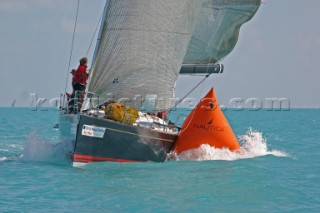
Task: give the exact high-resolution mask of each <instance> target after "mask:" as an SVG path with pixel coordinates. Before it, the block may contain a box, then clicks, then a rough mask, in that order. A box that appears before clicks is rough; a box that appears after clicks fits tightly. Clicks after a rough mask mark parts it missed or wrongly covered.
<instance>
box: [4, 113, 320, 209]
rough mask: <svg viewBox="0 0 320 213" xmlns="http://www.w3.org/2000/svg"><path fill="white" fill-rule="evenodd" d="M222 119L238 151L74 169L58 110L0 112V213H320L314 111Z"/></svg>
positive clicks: (319, 138)
mask: <svg viewBox="0 0 320 213" xmlns="http://www.w3.org/2000/svg"><path fill="white" fill-rule="evenodd" d="M179 113H186V111H185V110H180V111H175V112H173V114H172V116H176V115H177V114H179ZM225 115H226V117H227V118H228V120H229V122H230V124H231V126H232V127H233V129H234V132H235V133H236V135H237V137H238V138H239V141H240V142H241V147H242V150H241V152H240V153H232V152H229V151H227V150H217V149H214V148H212V147H209V146H202V147H200V148H199V149H197V150H192V151H191V152H190V153H189V154H188V155H184V156H177V159H176V160H174V161H167V162H164V163H151V162H147V163H93V164H88V165H86V166H85V167H82V168H73V167H72V166H71V163H70V162H68V161H67V160H66V159H65V157H64V155H63V153H62V149H61V148H60V147H61V146H59V142H60V141H59V130H57V129H54V128H53V126H54V125H55V124H56V123H57V122H58V112H57V111H55V110H54V109H47V111H44V110H37V111H32V110H31V109H30V108H0V174H1V175H0V212H319V211H320V151H319V150H320V109H314V110H313V109H291V110H290V111H267V110H259V111H250V110H248V109H245V110H243V111H234V110H232V109H228V110H227V111H225Z"/></svg>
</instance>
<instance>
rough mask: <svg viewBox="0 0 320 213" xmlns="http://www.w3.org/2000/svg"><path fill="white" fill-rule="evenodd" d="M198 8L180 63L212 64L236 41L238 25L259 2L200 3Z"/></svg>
mask: <svg viewBox="0 0 320 213" xmlns="http://www.w3.org/2000/svg"><path fill="white" fill-rule="evenodd" d="M201 1H202V6H201V10H200V13H199V15H198V19H197V23H196V26H195V28H194V32H193V35H192V38H191V41H190V44H189V47H188V51H187V54H186V56H185V58H184V61H183V63H184V64H209V63H216V62H217V61H219V60H220V59H222V58H223V57H225V56H226V55H227V54H229V53H230V52H231V51H232V50H233V48H234V46H235V45H236V43H237V41H238V36H239V31H240V27H241V25H242V24H244V23H245V22H247V21H249V20H250V19H251V18H252V17H253V16H254V14H255V13H256V11H257V10H258V8H259V6H260V4H261V0H201Z"/></svg>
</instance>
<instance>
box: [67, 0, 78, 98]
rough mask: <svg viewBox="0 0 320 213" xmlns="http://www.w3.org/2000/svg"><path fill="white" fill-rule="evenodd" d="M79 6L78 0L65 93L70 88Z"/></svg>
mask: <svg viewBox="0 0 320 213" xmlns="http://www.w3.org/2000/svg"><path fill="white" fill-rule="evenodd" d="M79 5H80V0H78V4H77V13H76V20H75V23H74V28H73V35H72V42H71V52H70V57H69V65H68V71H67V80H66V86H65V88H64V93H66V92H67V86H68V81H69V72H70V66H71V59H72V53H73V44H74V37H75V34H76V29H77V22H78V14H79Z"/></svg>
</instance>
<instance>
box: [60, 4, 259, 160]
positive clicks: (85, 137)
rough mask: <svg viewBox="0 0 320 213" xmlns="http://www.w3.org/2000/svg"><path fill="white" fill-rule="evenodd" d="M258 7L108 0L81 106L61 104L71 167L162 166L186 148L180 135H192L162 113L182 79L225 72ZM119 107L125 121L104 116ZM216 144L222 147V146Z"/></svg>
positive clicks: (63, 133) (62, 132) (170, 104)
mask: <svg viewBox="0 0 320 213" xmlns="http://www.w3.org/2000/svg"><path fill="white" fill-rule="evenodd" d="M260 4H261V2H260V0H241V1H239V0H107V1H106V5H105V8H104V13H103V18H102V21H101V27H100V32H99V36H98V42H97V45H96V49H95V52H94V56H93V60H92V61H93V63H92V68H91V73H90V82H89V84H88V87H87V90H86V97H85V100H84V102H83V104H82V107H81V109H77V110H75V112H77V113H70V111H69V110H68V103H67V101H63V103H62V104H61V105H62V107H61V111H60V116H59V129H60V133H61V134H60V135H61V139H62V141H63V142H64V143H65V145H66V150H67V153H68V154H69V156H70V159H71V160H72V162H74V163H88V162H97V161H115V162H145V161H155V162H163V161H165V159H166V157H167V155H168V153H169V152H170V151H172V150H174V149H175V148H174V147H182V146H179V145H178V144H176V142H177V140H178V138H179V137H180V134H182V133H181V131H182V132H184V133H185V132H188V134H191V135H194V134H193V132H190V131H193V130H192V129H190V128H187V129H182V130H181V129H180V127H177V126H175V124H173V123H171V122H169V121H168V120H166V118H165V117H166V116H165V113H164V112H168V111H170V107H172V106H174V102H175V98H174V87H175V83H176V80H177V77H178V75H179V74H180V75H194V74H196V75H205V76H209V75H211V74H213V73H222V71H223V65H222V64H219V61H220V60H221V59H222V58H224V57H225V56H226V55H227V54H229V53H230V52H231V51H232V50H233V48H234V46H235V45H236V43H237V40H238V35H239V30H240V27H241V25H242V24H243V23H245V22H247V21H249V20H250V19H251V18H252V17H253V16H254V14H255V13H256V11H257V10H258V8H259V6H260ZM186 92H188V91H186ZM210 97H211V96H210ZM212 97H213V96H212ZM63 100H65V99H63ZM75 103H76V101H75ZM110 104H113V105H112V107H110V106H111V105H110ZM208 104H209V105H210V106H213V105H212V103H211V102H210V103H209V102H208ZM74 107H77V106H74ZM200 108H201V107H200ZM106 109H108V110H106ZM212 109H213V108H212ZM117 110H118V111H117ZM119 110H120V112H121V113H120V115H121V116H122V117H121V118H120V119H114V117H115V116H113V118H112V116H111V117H110V116H108V113H107V112H109V113H111V114H112V113H115V112H116V111H117V112H119ZM129 110H130V112H132V111H135V110H136V112H137V116H135V117H132V116H128V114H129ZM209 111H210V110H209ZM221 113H222V112H221ZM159 114H160V116H159ZM194 114H196V113H193V115H194ZM113 115H114V114H113ZM201 116H202V117H203V116H206V115H203V114H201ZM210 116H211V115H210ZM212 116H217V114H216V113H215V114H212ZM219 116H220V115H219ZM222 116H223V114H222ZM193 117H195V116H192V118H188V119H186V120H188V122H190V119H193ZM213 119H215V118H212V119H211V120H210V121H209V123H208V125H209V124H211V123H210V122H212V120H213ZM215 120H219V119H215ZM220 120H221V119H220ZM223 121H224V122H225V121H226V120H223ZM184 126H189V125H183V126H182V128H183V127H184ZM227 126H228V125H226V124H224V128H231V127H230V126H229V127H227ZM224 128H222V129H224ZM220 129H221V128H220ZM220 132H221V131H220ZM222 132H223V131H222ZM229 132H230V131H229ZM231 132H232V131H231ZM195 134H202V133H199V132H196V133H195ZM219 134H220V133H219ZM221 134H224V133H221ZM232 134H233V132H232ZM181 138H187V137H181ZM193 138H197V136H196V135H194V137H193ZM219 138H225V137H219ZM232 138H233V139H232V140H234V138H235V137H234V135H233V136H232ZM179 143H180V144H183V143H184V141H183V140H179ZM188 143H189V142H188ZM201 143H208V144H210V145H213V146H214V145H215V144H214V143H215V142H213V144H212V143H211V142H210V141H203V142H201ZM219 144H222V147H223V144H224V142H223V141H219ZM198 145H199V143H197V145H196V146H198ZM228 146H229V145H226V146H225V147H226V148H229V147H228ZM183 147H188V148H195V147H193V146H189V145H188V146H183ZM179 151H181V149H179Z"/></svg>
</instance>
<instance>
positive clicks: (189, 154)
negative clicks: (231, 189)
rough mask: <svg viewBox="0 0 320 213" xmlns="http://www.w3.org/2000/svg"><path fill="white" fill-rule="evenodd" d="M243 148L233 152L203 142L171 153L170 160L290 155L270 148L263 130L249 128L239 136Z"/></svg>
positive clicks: (235, 158) (227, 159)
mask: <svg viewBox="0 0 320 213" xmlns="http://www.w3.org/2000/svg"><path fill="white" fill-rule="evenodd" d="M238 140H239V142H240V144H241V148H240V150H238V151H235V152H232V151H230V150H229V149H216V148H214V147H211V146H209V145H208V144H203V145H201V146H200V147H199V148H197V149H191V150H187V151H185V152H182V153H181V154H179V155H176V153H170V154H169V155H168V157H167V159H168V160H196V161H204V160H226V161H234V160H239V159H248V158H255V157H261V156H266V155H273V156H276V157H288V156H289V155H288V154H287V153H285V152H282V151H279V150H269V149H268V144H267V140H266V139H265V138H263V135H262V133H261V132H257V131H253V130H252V129H249V130H248V132H247V133H246V134H245V135H241V136H240V137H238Z"/></svg>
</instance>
